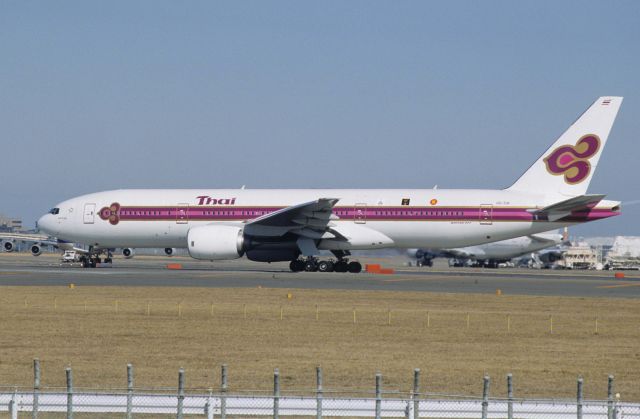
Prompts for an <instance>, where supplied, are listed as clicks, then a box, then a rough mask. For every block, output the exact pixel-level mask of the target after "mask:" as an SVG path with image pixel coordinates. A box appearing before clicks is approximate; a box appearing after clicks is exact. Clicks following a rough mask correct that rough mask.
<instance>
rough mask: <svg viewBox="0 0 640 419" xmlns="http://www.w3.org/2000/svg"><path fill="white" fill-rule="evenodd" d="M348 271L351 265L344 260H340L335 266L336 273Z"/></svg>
mask: <svg viewBox="0 0 640 419" xmlns="http://www.w3.org/2000/svg"><path fill="white" fill-rule="evenodd" d="M347 269H349V264H348V263H347V262H345V261H344V260H339V261H337V262H336V263H335V264H334V265H333V270H334V271H335V272H347Z"/></svg>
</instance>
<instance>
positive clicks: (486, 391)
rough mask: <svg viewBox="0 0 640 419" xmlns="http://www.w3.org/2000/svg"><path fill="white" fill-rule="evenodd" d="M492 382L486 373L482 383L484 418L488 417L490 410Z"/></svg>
mask: <svg viewBox="0 0 640 419" xmlns="http://www.w3.org/2000/svg"><path fill="white" fill-rule="evenodd" d="M490 384H491V382H490V379H489V376H488V375H485V376H484V378H483V384H482V419H487V415H488V411H489V385H490Z"/></svg>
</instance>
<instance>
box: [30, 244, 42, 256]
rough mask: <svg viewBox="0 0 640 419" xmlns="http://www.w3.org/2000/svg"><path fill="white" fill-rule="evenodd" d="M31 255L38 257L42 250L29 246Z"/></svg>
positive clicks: (38, 246) (36, 246)
mask: <svg viewBox="0 0 640 419" xmlns="http://www.w3.org/2000/svg"><path fill="white" fill-rule="evenodd" d="M31 254H32V255H33V256H40V255H41V254H42V248H41V247H40V245H37V244H34V245H32V246H31Z"/></svg>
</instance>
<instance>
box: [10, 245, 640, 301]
mask: <svg viewBox="0 0 640 419" xmlns="http://www.w3.org/2000/svg"><path fill="white" fill-rule="evenodd" d="M359 261H360V262H362V263H363V265H364V264H366V263H381V264H383V265H384V266H385V267H390V268H393V269H395V273H394V274H390V275H381V274H370V273H364V272H362V273H359V274H352V273H319V272H300V273H293V272H290V271H289V269H288V264H286V263H273V264H265V263H257V262H251V261H248V260H246V259H240V260H236V261H224V262H201V261H196V260H193V259H190V258H188V257H171V258H169V257H163V256H141V257H135V258H133V259H128V260H125V259H122V258H115V259H114V261H113V264H112V265H111V266H110V267H99V268H95V269H91V268H85V269H83V268H80V267H77V266H68V265H61V264H60V263H59V257H58V256H57V255H42V256H40V257H33V256H31V255H30V254H24V253H20V254H17V253H9V254H7V253H3V254H0V286H67V285H69V284H71V283H73V284H75V285H76V286H120V287H129V286H130V287H134V286H136V287H218V288H256V287H263V288H288V289H294V288H298V289H333V290H366V291H371V290H384V291H405V292H407V291H408V292H435V293H481V294H487V293H492V294H494V293H496V292H497V291H498V290H500V292H501V293H502V294H504V295H538V296H571V297H604V298H640V272H638V271H627V272H625V278H622V279H621V278H615V277H614V272H612V271H566V270H536V269H515V268H509V269H479V268H478V269H475V268H450V267H448V266H447V265H446V261H438V263H437V264H436V265H435V266H434V267H432V268H427V267H408V266H406V259H404V258H401V257H397V258H389V259H386V258H385V259H379V258H376V259H367V258H359ZM169 263H177V264H181V265H182V269H179V270H170V269H167V264H169Z"/></svg>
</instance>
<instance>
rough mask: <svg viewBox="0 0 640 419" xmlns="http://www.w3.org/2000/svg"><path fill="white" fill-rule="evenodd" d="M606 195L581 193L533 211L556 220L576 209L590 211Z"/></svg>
mask: <svg viewBox="0 0 640 419" xmlns="http://www.w3.org/2000/svg"><path fill="white" fill-rule="evenodd" d="M604 197H605V195H579V196H576V197H573V198H569V199H567V200H564V201H560V202H556V203H555V204H551V205H548V206H546V207H544V208H541V209H537V210H533V211H532V212H533V214H534V215H538V216H540V215H542V216H546V217H547V218H548V219H549V221H556V220H559V219H561V218H563V217H566V216H568V215H571V213H572V212H574V211H588V210H590V209H591V208H593V207H595V206H596V205H597V204H598V202H600V201H602V200H603V199H604Z"/></svg>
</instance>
